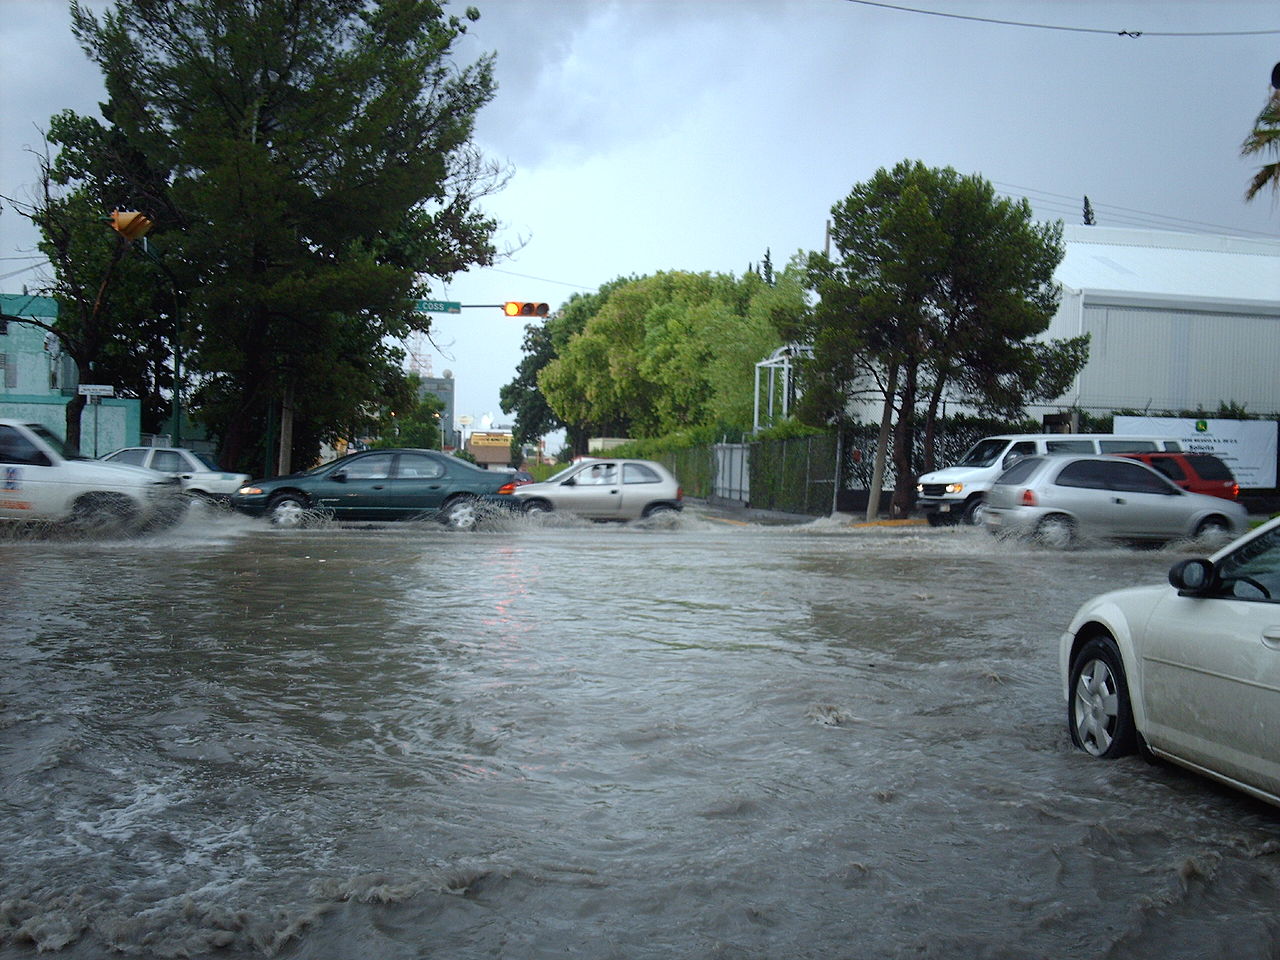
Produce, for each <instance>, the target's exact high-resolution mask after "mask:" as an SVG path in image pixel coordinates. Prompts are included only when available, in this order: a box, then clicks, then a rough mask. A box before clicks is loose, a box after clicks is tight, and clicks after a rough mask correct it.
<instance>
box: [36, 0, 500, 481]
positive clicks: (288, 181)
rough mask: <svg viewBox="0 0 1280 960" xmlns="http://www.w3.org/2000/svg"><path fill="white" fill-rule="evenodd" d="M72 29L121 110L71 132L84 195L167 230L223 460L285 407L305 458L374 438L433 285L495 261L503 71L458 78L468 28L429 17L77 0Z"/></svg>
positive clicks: (407, 0)
mask: <svg viewBox="0 0 1280 960" xmlns="http://www.w3.org/2000/svg"><path fill="white" fill-rule="evenodd" d="M467 16H468V17H469V18H471V19H474V18H475V17H476V16H478V14H475V13H474V11H471V10H469V11H468V12H467ZM72 20H73V29H74V32H75V34H76V36H77V38H78V39H79V40H80V42H81V44H82V46H83V47H84V48H85V50H86V51H87V52H88V53H89V55H90V56H91V57H92V59H93V60H94V61H95V62H97V64H98V65H99V66H100V67H101V68H102V71H103V74H104V77H105V80H106V87H107V92H108V98H109V99H108V101H107V103H106V104H104V105H103V116H104V117H105V118H106V121H107V123H106V125H102V124H99V123H97V122H96V121H94V120H90V119H85V118H79V117H75V116H74V115H69V114H68V115H64V116H63V117H62V119H61V120H60V121H59V127H58V129H57V130H56V131H55V133H56V134H57V135H58V136H59V137H61V142H62V143H63V146H64V153H63V156H62V157H60V158H59V161H60V163H64V167H63V172H64V175H65V177H66V182H67V183H69V184H71V185H72V186H73V189H74V188H76V187H78V186H80V185H84V186H85V187H86V188H87V189H88V190H89V193H90V195H91V196H93V197H94V198H95V199H96V198H100V197H102V196H103V195H104V194H105V193H107V192H108V191H109V190H114V191H115V192H116V195H117V197H118V198H119V200H120V202H127V203H128V204H130V205H132V206H137V207H138V208H140V209H143V210H144V212H147V213H148V214H149V215H150V216H151V217H152V219H154V220H156V222H157V228H156V231H155V235H156V237H157V241H158V242H157V246H158V247H161V248H162V249H163V257H164V260H165V263H166V264H167V265H168V268H169V269H170V270H171V272H172V276H173V277H174V278H175V279H176V283H177V286H178V287H179V288H180V289H181V291H182V294H183V297H184V310H185V315H184V318H183V319H184V340H185V343H186V351H187V356H188V360H189V363H190V365H191V368H192V370H193V375H194V381H193V382H194V390H193V392H192V396H191V403H192V406H193V407H194V410H195V416H196V417H197V418H198V419H199V420H201V421H202V422H203V423H205V424H206V425H207V426H208V427H209V428H210V429H211V430H212V431H213V432H214V433H215V435H218V436H220V437H221V438H222V445H223V449H222V461H223V462H224V464H226V465H228V466H238V465H241V464H246V463H249V462H257V461H258V457H259V456H260V455H261V452H262V451H261V449H260V448H255V446H256V445H257V444H259V443H260V442H261V441H260V438H261V437H262V436H263V435H264V434H265V433H266V432H267V429H268V424H269V423H270V422H271V421H272V419H273V418H274V417H275V415H276V412H277V411H279V410H280V409H282V408H283V409H285V410H286V411H287V410H292V411H293V417H294V418H295V419H294V423H293V426H292V431H291V432H292V435H293V437H294V450H293V453H294V456H295V457H296V459H298V460H299V461H304V462H305V461H309V460H311V459H313V458H314V454H315V451H316V449H317V448H318V446H319V444H320V443H321V442H322V441H324V440H328V439H334V438H337V437H339V436H340V435H343V434H346V433H348V432H350V431H351V430H352V429H353V428H358V427H359V426H360V425H362V424H364V425H367V419H368V418H367V414H366V413H365V412H364V411H366V410H368V409H376V408H378V407H380V406H383V405H385V403H386V400H387V398H388V397H389V396H390V395H393V394H394V393H395V392H396V391H397V390H398V389H400V386H399V385H400V384H401V383H402V381H403V375H402V374H401V373H400V371H399V361H400V359H401V356H400V352H399V351H398V350H396V349H395V348H393V347H390V346H388V343H389V342H390V341H391V340H394V339H400V338H403V337H404V336H405V335H406V334H408V333H409V332H410V331H411V330H425V329H426V327H427V325H428V323H429V320H428V319H427V318H426V317H425V316H424V315H417V314H415V313H413V312H412V310H411V309H410V301H411V299H412V298H414V297H417V296H422V295H424V294H425V293H426V292H427V290H426V288H425V286H424V285H423V284H422V282H421V281H420V279H419V278H420V277H424V276H425V277H435V278H441V279H447V278H449V277H450V276H452V275H453V274H455V273H457V272H459V271H461V270H464V269H466V268H467V267H468V266H470V265H472V264H488V263H491V262H492V261H493V258H494V256H495V251H494V248H493V246H492V243H491V236H492V233H493V231H494V229H495V223H494V221H492V220H491V219H489V218H488V217H486V216H485V215H483V213H481V212H480V211H479V210H478V208H477V206H476V203H477V200H478V199H479V198H480V197H482V196H484V195H485V194H486V193H489V192H492V191H493V190H495V189H498V188H499V187H500V186H501V185H502V184H503V182H504V181H505V171H503V170H501V169H500V168H497V167H495V166H493V165H491V164H488V163H486V162H485V161H483V159H482V158H481V157H480V156H479V155H478V153H477V152H476V151H475V149H474V148H473V146H472V145H471V143H470V138H471V134H472V129H473V125H474V121H475V116H476V113H477V111H478V110H479V109H480V108H481V107H482V106H483V105H484V104H485V103H486V102H488V100H489V99H491V97H492V96H493V92H494V82H493V76H492V60H491V58H483V59H481V60H480V61H479V62H477V63H476V64H473V65H471V66H468V67H457V66H455V65H454V64H453V63H452V62H451V61H450V58H449V54H450V51H451V47H452V45H453V43H454V41H455V40H456V38H457V37H458V35H459V34H460V33H461V32H463V31H464V29H465V24H464V23H463V22H462V21H461V20H460V19H459V18H457V17H451V16H446V15H445V14H444V12H443V8H442V7H441V5H440V4H438V3H435V2H430V0H311V2H307V3H289V4H285V3H254V2H248V0H117V2H116V3H115V5H114V6H113V7H112V8H110V9H108V10H107V11H106V12H105V13H104V14H103V16H102V19H101V20H99V19H98V18H97V17H96V16H95V15H94V14H93V13H92V12H90V11H89V10H88V9H87V7H86V6H84V5H82V4H80V3H76V2H74V0H73V4H72ZM64 157H65V158H66V159H65V162H64V160H63V158H64Z"/></svg>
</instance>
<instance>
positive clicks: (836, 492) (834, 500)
mask: <svg viewBox="0 0 1280 960" xmlns="http://www.w3.org/2000/svg"><path fill="white" fill-rule="evenodd" d="M843 459H844V431H843V430H842V429H840V428H839V427H836V470H835V479H834V480H833V481H832V482H831V515H832V516H833V517H834V516H835V515H836V512H837V511H836V506H837V504H838V503H839V502H840V464H841V463H842V462H843Z"/></svg>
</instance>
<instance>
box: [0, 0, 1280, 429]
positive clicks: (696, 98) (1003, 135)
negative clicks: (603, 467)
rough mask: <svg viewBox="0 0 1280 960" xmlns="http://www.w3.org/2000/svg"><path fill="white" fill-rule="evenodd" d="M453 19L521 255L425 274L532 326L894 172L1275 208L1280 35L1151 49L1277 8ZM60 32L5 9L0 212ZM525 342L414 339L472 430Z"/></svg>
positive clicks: (70, 89)
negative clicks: (510, 307)
mask: <svg viewBox="0 0 1280 960" xmlns="http://www.w3.org/2000/svg"><path fill="white" fill-rule="evenodd" d="M93 5H94V6H95V7H100V6H101V3H98V2H95V3H94V4H93ZM473 5H475V6H476V7H478V8H479V10H480V11H481V19H480V21H479V22H478V23H475V24H472V25H470V28H469V33H468V34H467V36H466V37H465V38H464V40H463V43H462V44H461V46H460V47H459V48H458V50H457V53H458V58H459V59H460V60H463V61H467V62H469V61H471V60H474V59H475V57H477V56H478V55H480V54H481V53H483V52H488V51H496V53H497V54H498V61H497V76H498V82H499V85H500V88H499V90H498V94H497V97H496V99H495V100H494V102H493V103H492V104H490V105H489V106H488V107H487V108H486V109H485V110H484V111H483V112H482V114H481V117H480V122H479V127H478V131H477V141H478V143H479V145H480V146H481V148H482V149H483V150H484V151H485V152H486V153H487V154H488V155H489V156H490V157H492V158H493V159H496V160H500V161H503V162H508V163H510V164H511V166H512V167H513V168H514V171H515V175H514V178H513V180H512V181H511V183H510V185H509V186H508V187H507V188H506V189H505V190H504V191H503V192H502V193H500V194H498V195H496V196H494V197H491V198H489V200H488V201H487V204H486V207H487V210H488V211H489V212H490V213H491V214H493V215H494V216H495V217H497V218H498V219H499V220H500V221H501V222H502V224H503V229H502V233H501V234H500V236H499V238H498V242H499V246H500V247H502V248H507V249H516V248H518V249H516V252H515V253H514V254H513V255H512V256H511V257H510V258H509V259H507V260H505V261H504V262H502V263H501V264H499V265H498V266H497V267H494V268H490V269H485V270H477V271H474V272H472V273H469V274H466V275H463V276H460V277H457V278H455V279H454V280H453V281H452V282H451V283H449V284H448V285H447V286H445V285H442V284H437V285H436V286H435V290H434V295H435V296H436V297H438V298H439V299H442V300H455V301H460V302H462V303H463V304H494V303H499V302H501V301H504V300H512V299H515V300H545V301H547V302H549V303H550V304H551V306H552V308H553V309H554V308H555V307H556V306H557V305H559V304H560V303H562V302H563V301H564V300H565V299H566V298H568V297H569V296H570V295H571V294H573V293H574V292H576V291H584V292H588V291H592V290H595V289H596V288H598V287H599V285H600V284H602V283H604V282H606V281H608V280H611V279H613V278H615V277H618V276H629V275H633V274H634V275H640V274H646V273H652V272H655V271H659V270H672V269H678V270H692V271H723V272H731V273H734V274H741V273H742V272H743V271H744V270H745V269H746V267H747V266H748V264H754V263H759V261H760V260H761V259H762V258H763V256H764V253H765V251H766V249H768V250H771V251H772V257H773V262H774V264H775V265H776V266H778V267H781V266H782V265H783V264H784V263H785V262H786V260H787V259H788V258H789V257H790V256H791V255H792V254H794V253H795V252H796V251H798V250H817V249H821V247H822V244H823V235H824V224H825V221H826V219H827V216H828V214H829V211H830V208H831V206H832V204H834V203H836V202H837V201H838V200H840V199H842V198H843V197H845V196H846V195H847V194H848V193H849V191H850V189H851V188H852V187H853V186H854V185H855V184H856V183H859V182H861V181H863V180H865V179H867V178H868V177H869V176H871V175H872V174H873V173H874V172H875V171H876V170H877V169H878V168H880V167H889V166H892V165H893V164H895V163H897V162H898V161H899V160H903V159H919V160H922V161H924V162H925V163H927V164H930V165H934V166H951V167H954V168H955V169H956V170H958V171H959V172H961V173H979V174H981V175H983V176H984V177H986V178H987V179H988V180H990V181H992V182H993V183H994V184H995V186H996V187H997V189H999V190H1000V191H1002V192H1004V193H1007V194H1010V195H1014V196H1026V197H1028V198H1029V199H1030V200H1031V202H1032V205H1033V207H1034V209H1035V212H1036V215H1037V217H1039V218H1041V219H1063V220H1065V221H1066V222H1068V223H1078V222H1079V221H1080V215H1081V214H1080V212H1081V206H1082V198H1083V196H1084V195H1086V194H1087V195H1088V196H1089V198H1090V201H1091V203H1092V205H1093V207H1094V210H1095V213H1096V216H1097V221H1098V223H1099V224H1100V225H1104V226H1152V227H1159V228H1163V229H1174V230H1186V231H1192V232H1206V233H1233V234H1242V235H1248V236H1266V237H1275V236H1276V235H1277V233H1280V210H1278V209H1277V208H1276V206H1275V205H1274V203H1273V200H1272V198H1271V197H1270V196H1267V197H1263V198H1259V199H1258V200H1255V201H1254V202H1253V203H1249V204H1247V203H1245V201H1244V189H1245V186H1246V184H1247V182H1248V179H1249V176H1250V175H1251V173H1252V171H1253V170H1254V169H1255V168H1256V167H1257V166H1258V165H1259V161H1257V160H1245V159H1243V158H1241V157H1240V143H1241V141H1242V140H1243V139H1244V137H1245V135H1246V134H1247V132H1248V130H1249V128H1250V125H1251V124H1252V122H1253V119H1254V117H1255V116H1256V115H1257V113H1258V111H1259V110H1260V109H1261V107H1262V105H1263V103H1264V102H1265V100H1266V97H1267V94H1268V92H1269V79H1270V74H1271V68H1272V65H1273V64H1275V63H1276V61H1277V60H1280V33H1270V34H1263V35H1254V36H1243V35H1242V36H1203V35H1201V36H1178V37H1174V36H1159V34H1161V33H1179V34H1207V33H1230V32H1239V33H1247V32H1249V31H1254V32H1257V31H1268V30H1276V31H1280V5H1277V3H1276V2H1275V0H1197V2H1192V0H1183V2H1179V0H1146V2H1119V0H1097V2H1092V0H1008V2H1005V0H914V2H912V0H904V2H902V3H900V4H897V5H898V6H903V7H907V6H909V7H913V8H916V9H921V10H923V9H927V10H933V11H941V12H944V13H947V14H952V15H953V16H949V17H942V16H932V15H928V14H925V13H912V12H907V11H904V10H899V9H890V8H888V7H886V6H883V5H874V4H869V3H861V2H854V0H686V2H676V0H618V2H605V0H473ZM464 7H465V4H456V3H455V4H451V5H450V7H449V9H450V10H451V11H453V12H461V10H462V9H463V8H464ZM954 15H962V16H965V17H971V18H983V19H984V20H987V21H1019V22H1022V23H1034V24H1041V25H1045V26H1049V27H1058V28H1064V29H1040V28H1033V27H1028V26H1015V25H1008V24H1002V23H994V22H981V21H980V20H977V19H959V18H958V17H957V16H954ZM68 23H69V17H68V13H67V3H66V2H65V0H0V110H2V112H3V119H4V137H3V142H2V143H0V194H4V195H8V196H14V195H17V196H20V197H22V196H27V195H29V193H30V190H31V189H32V186H33V184H34V182H35V179H36V166H35V164H34V163H33V162H32V158H31V156H30V154H29V153H28V152H26V151H25V149H24V148H25V147H28V146H31V145H37V144H38V143H39V133H38V130H40V129H43V128H45V127H47V125H48V119H49V117H50V116H51V115H53V114H54V113H56V112H57V111H59V110H61V109H64V108H71V109H74V110H77V111H80V112H96V110H97V103H98V101H99V100H101V99H102V98H103V93H102V87H101V81H100V77H99V74H98V72H97V70H96V68H94V67H93V66H92V65H91V64H90V63H89V62H88V60H87V59H86V58H85V57H84V55H83V53H82V52H81V51H80V50H79V49H78V47H77V46H76V45H75V43H74V41H73V40H72V38H71V35H70V31H69V26H68ZM1065 28H1072V29H1065ZM1089 31H1106V32H1089ZM1121 31H1129V32H1132V33H1141V34H1142V35H1141V36H1139V37H1132V36H1121V35H1120V32H1121ZM33 248H34V237H33V235H32V234H31V233H30V232H29V231H28V230H27V229H26V225H25V221H21V220H20V219H19V218H18V217H17V216H15V215H14V214H13V213H12V212H11V211H9V210H5V211H4V213H3V215H0V292H19V291H20V290H21V288H22V285H23V284H24V283H26V284H28V285H30V286H32V287H35V286H37V285H38V284H39V283H40V282H41V279H42V277H44V276H46V275H47V274H46V272H45V271H43V270H41V269H31V268H32V265H33V263H34V261H33V260H32V259H30V254H31V252H32V250H33ZM522 335H523V325H522V323H521V322H520V321H513V320H509V319H506V318H504V317H503V316H502V315H501V313H500V311H498V310H496V309H464V310H463V312H462V313H461V314H459V315H456V316H441V317H437V318H436V320H435V323H434V333H433V339H434V340H435V344H436V345H435V346H433V345H431V344H429V343H426V342H425V341H424V342H422V343H421V344H419V346H420V348H421V349H420V356H421V358H422V359H423V360H424V361H425V362H429V364H430V367H431V369H432V372H433V373H434V374H435V375H437V376H439V375H441V374H442V373H443V371H445V370H450V371H452V373H453V375H454V377H455V379H456V381H457V398H458V409H457V413H458V414H459V415H460V416H461V415H470V416H471V417H472V418H473V419H474V421H475V423H474V425H473V428H480V427H481V426H482V425H484V424H485V423H488V422H492V423H494V424H504V423H507V422H509V417H507V416H506V415H504V414H503V413H502V411H501V409H500V406H499V401H498V390H499V388H500V387H501V386H502V385H503V384H504V383H506V382H508V381H509V380H511V379H512V377H513V375H514V371H515V367H516V364H517V363H518V362H519V360H520V357H521V353H520V343H521V339H522ZM486 418H489V419H488V420H487V419H486Z"/></svg>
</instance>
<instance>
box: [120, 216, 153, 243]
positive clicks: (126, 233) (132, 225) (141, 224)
mask: <svg viewBox="0 0 1280 960" xmlns="http://www.w3.org/2000/svg"><path fill="white" fill-rule="evenodd" d="M111 226H112V228H113V229H114V230H115V231H116V233H118V234H120V236H122V237H124V238H125V239H126V240H137V239H138V238H139V237H141V236H145V235H146V232H147V231H148V230H150V229H151V221H150V220H148V219H147V218H146V217H145V216H143V215H142V214H141V213H139V212H138V211H137V210H112V211H111Z"/></svg>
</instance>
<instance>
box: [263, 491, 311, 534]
mask: <svg viewBox="0 0 1280 960" xmlns="http://www.w3.org/2000/svg"><path fill="white" fill-rule="evenodd" d="M269 512H270V515H271V522H272V523H274V524H275V525H276V526H277V527H298V526H301V525H302V523H303V521H305V520H306V518H307V514H308V512H309V511H308V510H307V505H306V504H305V503H303V502H302V501H301V500H300V499H299V498H298V497H297V496H295V495H294V494H291V493H286V494H284V495H283V496H280V497H277V498H276V499H275V500H273V501H271V507H270V510H269Z"/></svg>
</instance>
